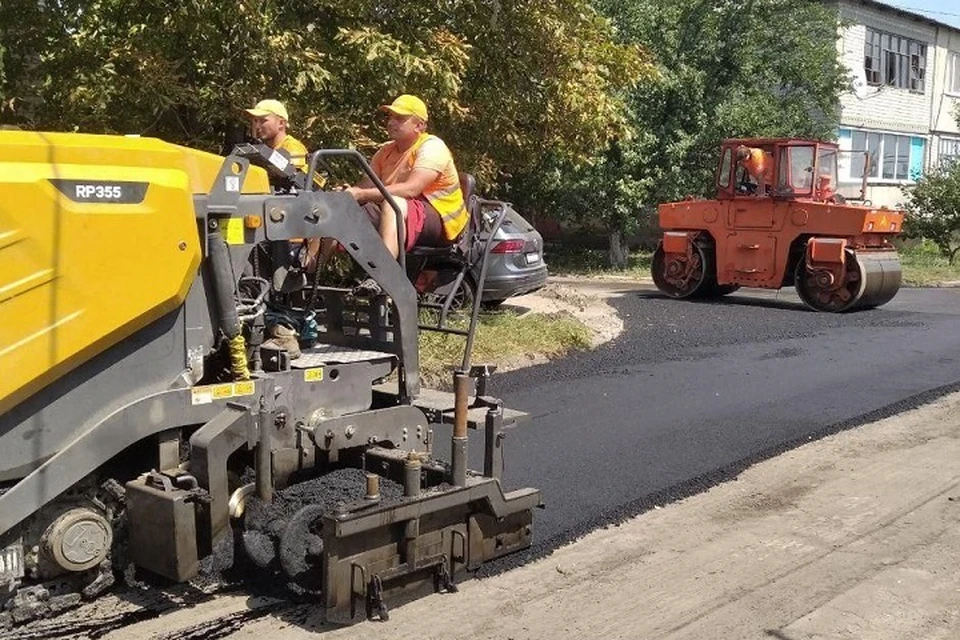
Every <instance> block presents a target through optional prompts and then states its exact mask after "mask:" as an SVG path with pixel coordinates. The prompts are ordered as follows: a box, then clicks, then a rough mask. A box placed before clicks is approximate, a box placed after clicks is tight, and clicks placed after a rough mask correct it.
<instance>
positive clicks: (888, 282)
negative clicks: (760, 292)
mask: <svg viewBox="0 0 960 640" xmlns="http://www.w3.org/2000/svg"><path fill="white" fill-rule="evenodd" d="M846 265H847V266H846V281H845V282H844V284H843V285H842V286H840V287H839V288H834V287H833V285H832V284H831V283H829V282H828V281H827V280H823V281H821V280H820V279H819V278H818V276H817V274H816V273H813V272H809V271H807V267H806V262H805V261H804V260H801V261H800V263H799V264H798V265H797V270H796V276H795V282H796V288H797V293H798V294H799V296H800V299H801V300H803V302H804V303H805V304H806V305H807V306H808V307H810V308H811V309H814V310H816V311H827V312H833V313H839V312H845V311H855V310H858V309H870V308H872V307H878V306H880V305H882V304H885V303H887V302H889V301H890V300H891V299H892V298H893V296H895V295H896V294H897V291H898V290H899V289H900V280H901V271H900V257H899V255H898V254H897V252H896V251H891V250H882V251H870V250H867V251H857V252H855V251H853V250H851V249H847V255H846Z"/></svg>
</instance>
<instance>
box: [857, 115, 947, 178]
mask: <svg viewBox="0 0 960 640" xmlns="http://www.w3.org/2000/svg"><path fill="white" fill-rule="evenodd" d="M840 127H841V128H842V129H847V130H849V131H850V148H849V149H842V150H843V151H855V152H863V151H867V150H869V147H870V146H871V145H870V139H871V138H870V136H876V138H875V140H877V141H878V142H879V150H878V151H877V152H876V155H875V156H873V154H871V155H872V156H873V157H872V158H871V160H872V161H873V164H872V169H873V172H872V173H871V174H870V175H868V176H867V184H868V185H884V184H899V185H903V184H915V183H916V180H914V179H912V178H910V164H911V163H910V160H911V158H910V154H911V153H912V152H913V149H912V139H913V138H917V137H924V136H918V135H917V134H915V133H904V132H902V131H876V130H873V129H855V128H853V127H849V126H844V125H840ZM858 133H861V134H864V136H866V137H865V144H864V148H857V147H856V146H854V143H853V141H854V137H855V136H856V134H858ZM891 137H895V141H896V143H897V144H898V145H899V144H900V142H901V140H902V141H904V142H905V143H906V145H907V167H906V177H905V178H901V177H898V172H897V164H898V158H897V156H896V155H895V156H894V177H893V178H884V177H883V169H884V167H883V165H884V153H885V151H886V149H885V145H886V144H887V142H889V141H890V138H891ZM924 139H925V140H926V143H925V145H924V149H925V150H926V149H928V148H929V146H930V140H929V138H924ZM921 163H922V161H921ZM852 168H853V167H852V166H851V163H850V162H849V161H847V162H842V163H841V164H840V166H839V167H838V169H839V174H840V175H839V177H840V182H841V183H847V184H851V183H859V182H861V181H862V180H863V177H862V176H854V175H852V173H851V169H852ZM924 171H925V170H924Z"/></svg>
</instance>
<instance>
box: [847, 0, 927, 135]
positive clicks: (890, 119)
mask: <svg viewBox="0 0 960 640" xmlns="http://www.w3.org/2000/svg"><path fill="white" fill-rule="evenodd" d="M840 17H841V19H842V20H844V21H846V22H850V23H853V24H852V25H851V26H849V27H847V28H845V29H842V30H841V32H840V41H839V44H838V46H839V48H840V60H841V63H842V64H843V65H844V66H845V67H847V68H848V69H850V70H851V72H852V73H853V74H854V77H856V78H858V79H861V78H862V77H863V60H864V46H865V43H866V36H867V27H872V28H874V29H877V30H879V31H885V32H888V33H893V34H896V35H900V36H906V37H908V38H911V39H913V40H917V41H919V42H923V43H926V44H927V65H926V87H925V89H924V92H923V93H915V92H912V91H910V90H908V89H898V88H896V87H888V86H880V87H874V86H867V87H864V88H863V90H862V91H861V93H860V96H858V95H856V94H854V93H845V94H844V95H842V96H841V97H840V105H841V123H842V124H846V125H849V126H852V127H858V128H865V129H878V130H888V131H896V132H902V133H920V134H927V133H929V131H930V110H931V105H932V104H933V99H932V87H931V84H932V83H931V81H930V77H931V75H932V73H931V67H933V66H934V65H935V56H934V55H933V53H934V49H935V44H936V38H937V29H936V27H934V26H932V25H929V24H926V23H922V22H912V21H905V20H904V19H903V18H902V17H900V16H899V15H897V14H892V13H888V12H885V11H881V10H878V9H875V8H873V7H869V6H866V5H861V4H859V3H848V2H842V3H841V4H840Z"/></svg>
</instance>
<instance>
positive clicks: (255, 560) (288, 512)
mask: <svg viewBox="0 0 960 640" xmlns="http://www.w3.org/2000/svg"><path fill="white" fill-rule="evenodd" d="M249 475H250V474H245V476H244V478H245V479H249V478H248V477H247V476H249ZM365 493H366V474H365V473H364V472H363V471H362V470H360V469H354V468H348V469H338V470H336V471H332V472H330V473H328V474H326V475H324V476H320V477H318V478H312V479H309V480H304V481H301V482H296V483H295V484H291V485H290V486H288V487H286V488H285V489H281V490H279V491H276V492H274V494H273V500H272V502H270V503H264V502H263V501H261V500H260V499H258V498H257V497H256V496H255V495H252V496H249V497H248V498H247V499H246V505H245V512H244V516H243V521H242V523H239V525H240V526H236V527H235V528H234V529H233V530H232V535H225V536H223V537H222V538H221V539H220V541H219V543H218V544H217V546H216V547H215V548H214V549H213V553H212V554H211V555H210V556H207V557H206V558H204V559H203V560H202V561H201V563H200V575H199V576H198V577H197V578H196V579H194V580H193V581H192V583H193V584H194V585H196V586H198V587H201V588H206V589H210V588H217V587H223V586H229V585H244V586H246V585H249V586H254V587H255V586H258V585H259V586H267V587H270V588H271V589H275V587H276V586H277V585H278V584H287V586H288V587H289V588H291V592H292V594H293V595H299V594H300V593H299V591H298V589H296V588H295V585H293V584H288V583H287V577H286V576H283V575H282V569H281V566H280V562H279V559H280V558H279V555H280V543H281V537H282V536H283V533H284V532H285V531H286V529H287V527H288V525H289V523H290V521H291V519H292V518H293V517H294V516H295V515H296V514H297V513H298V512H299V511H300V510H301V509H303V508H304V507H307V506H310V507H311V508H312V510H313V512H314V513H315V514H316V515H317V517H316V518H314V521H315V522H319V515H320V514H323V513H325V512H327V511H332V510H334V509H336V508H337V507H338V506H340V505H344V504H349V503H352V502H357V501H360V500H362V499H363V497H364V494H365ZM402 496H403V487H402V486H401V485H400V484H398V483H395V482H393V481H391V480H388V479H387V478H383V477H381V478H380V504H390V503H391V502H396V501H398V500H400V499H401V498H402ZM306 535H315V536H316V537H317V538H318V539H319V531H312V532H307V533H306ZM306 546H308V545H307V543H305V547H306Z"/></svg>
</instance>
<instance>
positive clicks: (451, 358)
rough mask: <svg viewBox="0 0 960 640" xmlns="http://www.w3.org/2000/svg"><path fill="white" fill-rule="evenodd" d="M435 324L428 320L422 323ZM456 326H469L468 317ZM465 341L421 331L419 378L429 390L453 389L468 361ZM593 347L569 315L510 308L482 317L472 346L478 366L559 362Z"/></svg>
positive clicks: (459, 319) (455, 322)
mask: <svg viewBox="0 0 960 640" xmlns="http://www.w3.org/2000/svg"><path fill="white" fill-rule="evenodd" d="M429 322H430V321H429V320H428V319H424V320H423V323H424V324H427V323H429ZM451 324H452V325H454V326H458V327H466V326H467V319H466V318H457V319H456V320H455V321H454V322H453V323H451ZM465 340H466V338H463V337H460V336H452V335H448V334H443V333H437V332H433V331H421V332H420V375H421V378H422V379H423V382H424V386H427V387H432V388H449V387H450V386H451V385H452V380H453V374H452V371H453V370H454V369H456V368H458V367H459V366H460V364H461V360H462V358H463V347H464V341H465ZM589 346H590V331H589V330H588V329H587V327H586V326H584V325H583V323H581V322H580V321H578V320H577V319H576V318H573V317H571V316H570V315H568V314H532V313H531V314H527V315H523V316H521V315H520V314H519V312H514V311H510V310H503V311H495V312H485V313H481V315H480V320H479V327H478V328H477V335H476V339H475V340H474V343H473V357H472V359H471V362H472V363H473V364H495V365H498V366H501V367H502V366H504V365H506V364H510V363H515V362H517V361H520V360H523V359H525V358H528V357H530V356H545V357H547V358H557V357H560V356H563V355H565V354H567V353H569V352H570V351H574V350H577V349H586V348H589Z"/></svg>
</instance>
